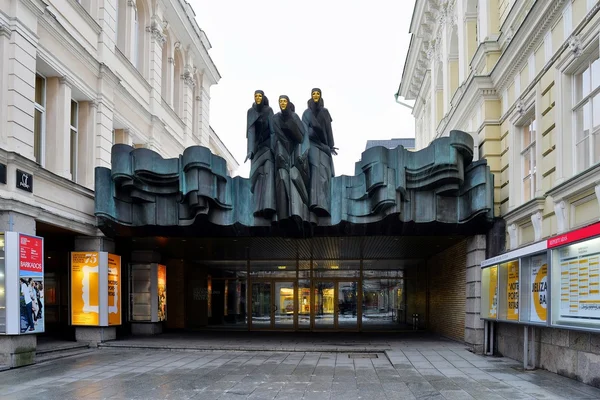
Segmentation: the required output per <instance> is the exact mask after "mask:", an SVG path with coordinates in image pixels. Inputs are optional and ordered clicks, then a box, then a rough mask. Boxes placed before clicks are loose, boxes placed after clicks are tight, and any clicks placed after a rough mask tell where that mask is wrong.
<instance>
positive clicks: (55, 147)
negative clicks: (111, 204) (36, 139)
mask: <svg viewBox="0 0 600 400" xmlns="http://www.w3.org/2000/svg"><path fill="white" fill-rule="evenodd" d="M70 123H71V83H70V82H69V80H68V79H67V78H66V77H60V78H58V77H52V78H47V79H46V145H45V146H44V147H45V148H44V151H45V152H46V157H45V158H46V168H47V169H48V170H50V171H52V172H54V173H55V174H57V175H59V176H62V177H63V178H67V179H71V170H70V160H71V140H70V137H69V136H70Z"/></svg>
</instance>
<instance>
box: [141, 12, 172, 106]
mask: <svg viewBox="0 0 600 400" xmlns="http://www.w3.org/2000/svg"><path fill="white" fill-rule="evenodd" d="M146 30H147V31H148V32H149V33H150V68H149V71H150V75H149V77H148V82H149V83H150V86H151V87H152V91H151V92H150V98H151V99H152V100H153V101H152V103H153V104H152V107H153V108H154V107H157V108H160V107H161V103H162V101H161V98H162V67H163V60H162V56H163V46H166V44H165V42H166V41H167V37H166V36H165V34H164V33H163V26H162V23H161V21H160V18H159V17H158V16H157V15H155V16H153V17H152V20H151V23H150V26H148V27H147V28H146Z"/></svg>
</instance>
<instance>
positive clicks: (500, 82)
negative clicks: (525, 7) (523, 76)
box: [491, 0, 568, 92]
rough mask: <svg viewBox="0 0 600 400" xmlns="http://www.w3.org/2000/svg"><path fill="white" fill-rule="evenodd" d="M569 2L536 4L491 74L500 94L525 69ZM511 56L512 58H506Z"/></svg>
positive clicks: (562, 0) (561, 0)
mask: <svg viewBox="0 0 600 400" xmlns="http://www.w3.org/2000/svg"><path fill="white" fill-rule="evenodd" d="M567 1H568V0H555V1H547V2H546V1H536V2H535V4H534V5H533V7H532V8H531V10H530V11H529V13H528V14H527V17H526V18H525V20H524V21H523V23H522V24H521V25H520V26H519V28H518V30H517V32H516V33H515V36H514V37H513V39H512V40H511V42H510V43H509V44H508V46H506V48H505V49H504V52H503V54H502V56H501V57H500V59H499V60H498V62H497V63H496V65H495V66H494V69H493V70H492V72H491V76H492V79H493V80H494V82H495V83H496V87H497V89H498V91H499V92H502V90H504V88H506V87H507V86H508V85H509V84H510V82H511V81H512V79H513V78H512V77H514V76H515V74H516V73H517V72H518V71H520V70H521V69H522V68H523V65H524V64H525V63H526V62H527V60H528V59H529V55H530V54H531V52H532V51H533V50H534V49H535V48H537V47H538V46H539V45H540V44H541V42H542V41H543V39H544V35H545V34H546V32H547V31H548V29H549V27H551V26H552V25H554V24H555V23H556V21H557V20H558V18H560V16H561V15H562V9H563V7H564V5H565V4H566V2H567ZM509 54H510V55H511V56H510V57H506V55H509Z"/></svg>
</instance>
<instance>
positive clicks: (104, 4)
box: [98, 0, 118, 64]
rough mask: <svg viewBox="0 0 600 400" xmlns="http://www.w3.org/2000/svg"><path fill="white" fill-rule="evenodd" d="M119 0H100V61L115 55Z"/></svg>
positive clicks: (104, 61) (107, 59) (105, 61)
mask: <svg viewBox="0 0 600 400" xmlns="http://www.w3.org/2000/svg"><path fill="white" fill-rule="evenodd" d="M117 5H118V2H117V0H98V25H100V27H102V30H101V31H100V35H98V44H99V46H98V61H99V62H103V63H105V64H106V63H107V62H108V61H109V60H111V59H112V58H113V57H114V53H115V44H116V42H117Z"/></svg>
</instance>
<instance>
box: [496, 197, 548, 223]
mask: <svg viewBox="0 0 600 400" xmlns="http://www.w3.org/2000/svg"><path fill="white" fill-rule="evenodd" d="M545 205H546V198H545V196H544V197H536V198H534V199H533V200H530V201H528V202H527V203H524V204H522V205H520V206H519V207H517V208H515V209H513V210H511V211H509V212H507V213H506V214H504V215H503V216H502V218H504V220H505V221H506V225H507V226H508V225H511V224H516V225H517V226H521V225H525V224H527V223H531V222H532V221H531V216H532V215H534V214H536V213H537V212H541V213H543V212H544V206H545Z"/></svg>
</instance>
